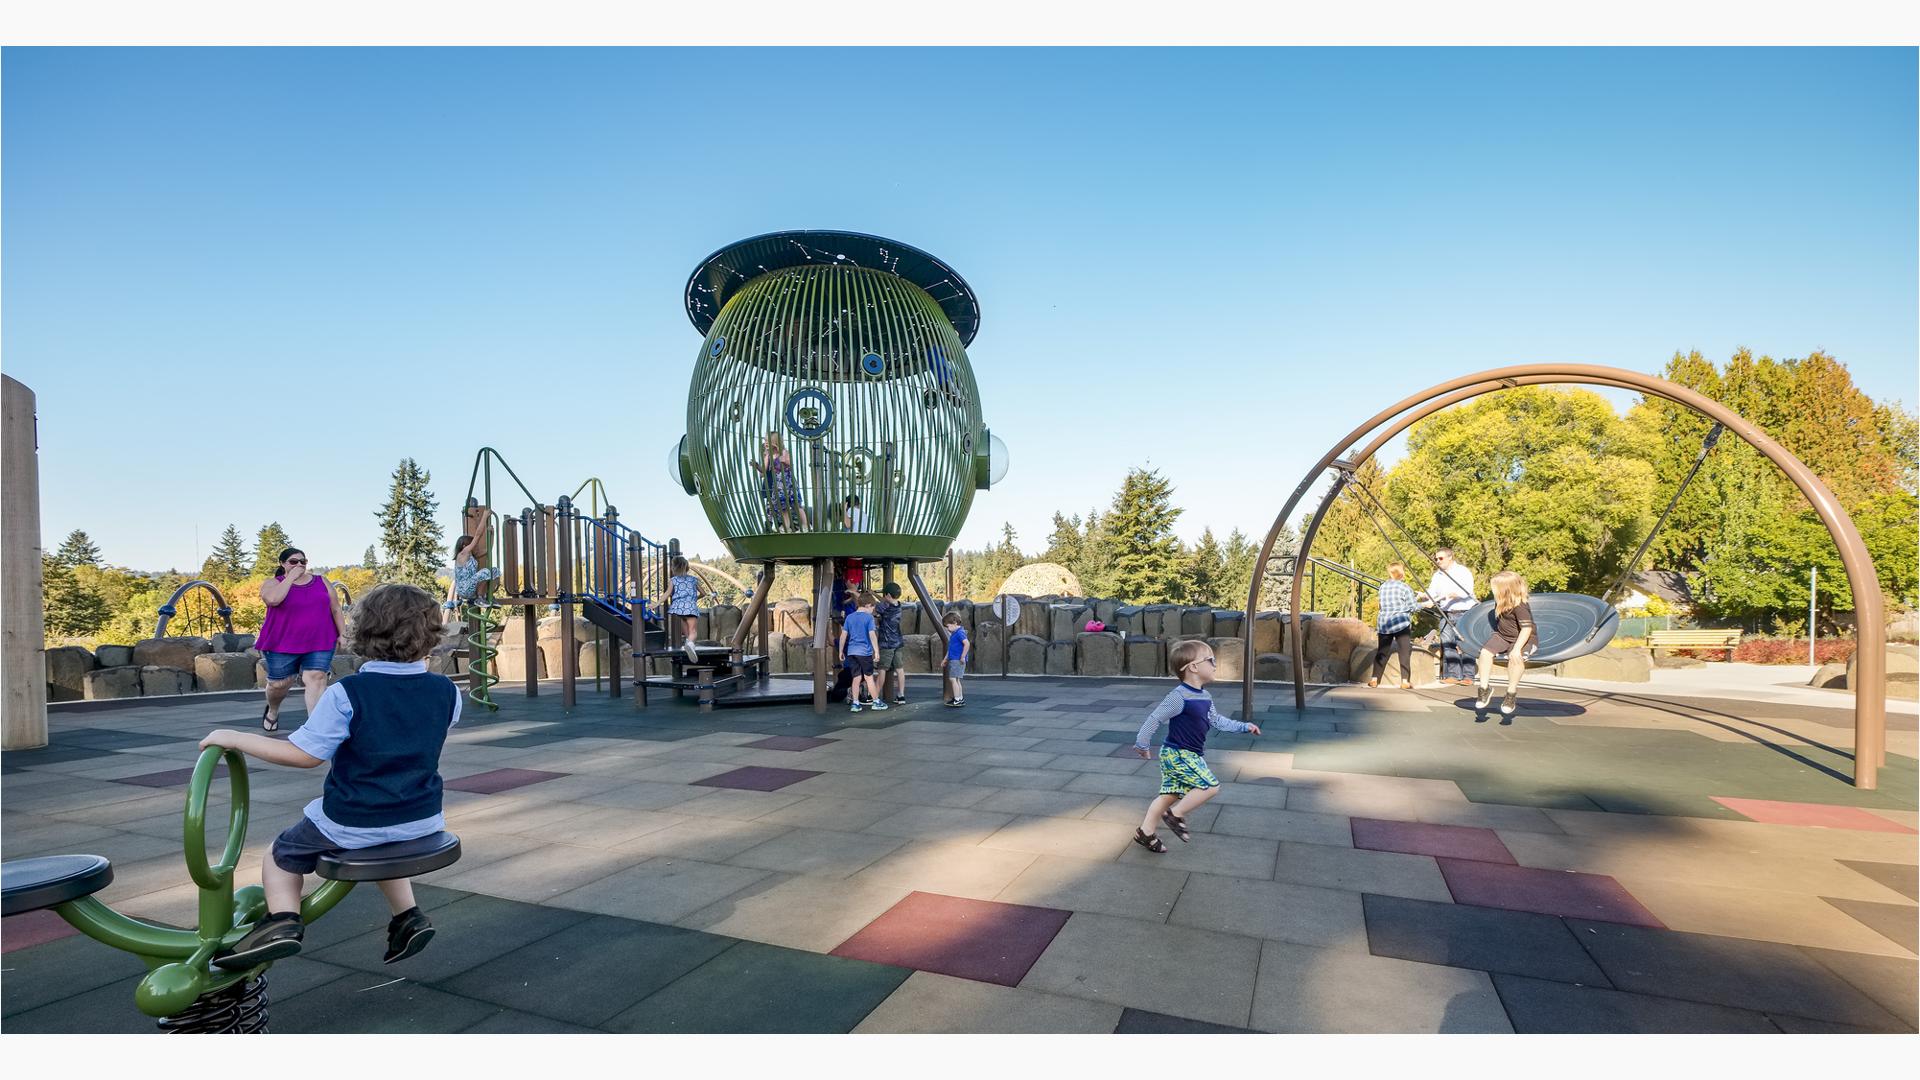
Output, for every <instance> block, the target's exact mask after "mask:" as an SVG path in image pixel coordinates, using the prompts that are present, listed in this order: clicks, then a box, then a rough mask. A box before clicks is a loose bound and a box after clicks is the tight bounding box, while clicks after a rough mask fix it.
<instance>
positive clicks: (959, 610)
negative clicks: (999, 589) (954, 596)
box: [903, 600, 992, 637]
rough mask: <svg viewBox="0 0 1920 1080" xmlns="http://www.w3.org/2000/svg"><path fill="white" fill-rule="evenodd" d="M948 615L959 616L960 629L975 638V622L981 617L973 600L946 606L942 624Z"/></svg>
mask: <svg viewBox="0 0 1920 1080" xmlns="http://www.w3.org/2000/svg"><path fill="white" fill-rule="evenodd" d="M979 607H980V608H986V605H984V604H982V605H979ZM987 613H988V614H992V610H991V609H987ZM948 615H958V616H960V627H961V629H963V630H965V631H966V632H967V636H968V637H972V636H973V626H974V622H975V620H976V619H977V618H978V617H979V613H978V612H977V611H976V609H975V604H974V602H973V601H971V600H955V601H953V602H952V603H950V604H948V605H946V606H945V607H944V608H942V609H941V610H940V619H941V622H943V623H944V622H945V621H946V617H947V616H948ZM903 633H904V631H903Z"/></svg>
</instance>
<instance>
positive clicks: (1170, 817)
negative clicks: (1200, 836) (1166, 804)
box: [1160, 809, 1188, 844]
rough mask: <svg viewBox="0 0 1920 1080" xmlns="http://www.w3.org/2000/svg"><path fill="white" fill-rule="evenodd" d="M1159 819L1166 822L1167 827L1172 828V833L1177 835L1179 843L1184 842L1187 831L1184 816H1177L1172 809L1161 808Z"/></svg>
mask: <svg viewBox="0 0 1920 1080" xmlns="http://www.w3.org/2000/svg"><path fill="white" fill-rule="evenodd" d="M1160 820H1161V821H1164V822H1166V823H1167V828H1169V829H1172V830H1173V835H1175V836H1177V837H1179V838H1180V842H1181V843H1183V844H1184V843H1186V842H1187V838H1188V833H1187V819H1186V818H1183V817H1179V816H1177V815H1176V814H1174V812H1173V811H1172V810H1170V809H1169V810H1162V811H1161V812H1160Z"/></svg>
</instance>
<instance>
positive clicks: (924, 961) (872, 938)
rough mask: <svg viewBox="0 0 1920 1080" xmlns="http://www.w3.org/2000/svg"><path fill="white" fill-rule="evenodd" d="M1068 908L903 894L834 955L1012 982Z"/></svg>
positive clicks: (1044, 946) (1063, 922)
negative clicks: (1062, 909) (904, 895)
mask: <svg viewBox="0 0 1920 1080" xmlns="http://www.w3.org/2000/svg"><path fill="white" fill-rule="evenodd" d="M1072 914H1073V913H1072V912H1070V911H1061V910H1059V909H1057V908H1044V907H1029V906H1027V905H1026V904H1002V903H999V902H997V901H993V900H967V899H963V898H961V897H958V896H942V895H940V894H939V893H924V892H914V893H908V894H907V896H906V898H905V899H904V900H901V901H900V902H899V903H897V904H895V905H893V906H892V907H891V908H888V909H887V911H886V912H885V913H884V914H882V915H881V916H880V917H879V918H877V919H875V920H873V921H872V922H870V923H868V924H867V925H866V928H865V929H863V930H861V931H860V932H859V933H857V934H855V935H853V936H852V937H850V938H848V939H847V940H845V941H843V942H841V943H840V947H839V948H837V949H835V950H833V953H832V955H834V956H845V957H850V958H852V959H855V960H871V961H874V962H875V963H880V964H893V965H896V966H898V967H908V968H913V969H914V970H915V971H931V972H934V973H936V974H940V975H952V976H954V977H956V978H961V979H973V980H975V981H978V982H990V983H998V984H999V985H1001V986H1017V985H1019V982H1020V980H1021V979H1023V978H1026V975H1027V969H1029V968H1031V967H1033V962H1034V961H1035V960H1038V959H1040V954H1041V953H1043V952H1045V951H1046V950H1047V946H1048V945H1051V944H1053V938H1054V935H1055V934H1058V933H1059V932H1060V928H1061V927H1063V926H1065V925H1066V924H1067V918H1068V916H1070V915H1072Z"/></svg>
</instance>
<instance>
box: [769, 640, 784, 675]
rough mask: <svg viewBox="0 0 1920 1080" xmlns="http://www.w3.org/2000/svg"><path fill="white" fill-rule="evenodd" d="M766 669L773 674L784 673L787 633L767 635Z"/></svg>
mask: <svg viewBox="0 0 1920 1080" xmlns="http://www.w3.org/2000/svg"><path fill="white" fill-rule="evenodd" d="M767 670H768V671H770V672H772V673H774V674H775V675H780V674H784V673H785V672H786V671H787V670H788V669H787V635H785V634H768V635H767Z"/></svg>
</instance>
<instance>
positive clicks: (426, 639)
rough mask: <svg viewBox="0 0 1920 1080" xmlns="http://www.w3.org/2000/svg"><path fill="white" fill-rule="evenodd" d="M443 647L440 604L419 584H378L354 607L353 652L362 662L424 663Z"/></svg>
mask: <svg viewBox="0 0 1920 1080" xmlns="http://www.w3.org/2000/svg"><path fill="white" fill-rule="evenodd" d="M438 644H440V604H439V602H437V601H436V600H434V598H433V594H431V593H429V592H427V590H425V589H423V588H421V587H420V586H418V585H400V584H389V585H376V586H374V588H373V590H372V591H370V592H368V593H367V595H365V596H363V597H361V598H360V602H359V603H357V604H355V605H353V651H354V652H355V653H357V654H359V656H360V658H361V659H363V660H388V661H392V662H394V663H401V664H404V663H408V662H410V661H413V660H424V659H425V658H426V657H427V655H428V654H429V653H431V652H433V647H434V646H435V645H438Z"/></svg>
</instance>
